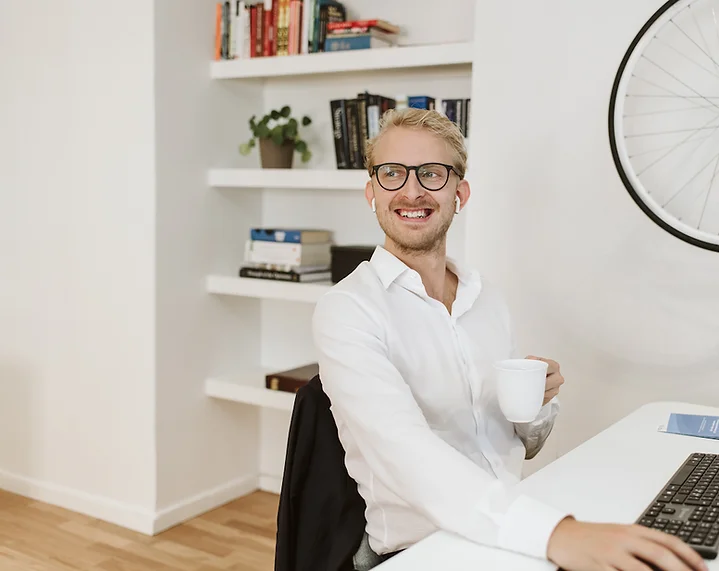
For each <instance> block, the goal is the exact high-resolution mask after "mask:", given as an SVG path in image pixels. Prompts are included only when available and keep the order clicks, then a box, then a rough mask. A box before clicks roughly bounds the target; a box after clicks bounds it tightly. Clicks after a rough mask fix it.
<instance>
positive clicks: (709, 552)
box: [636, 453, 719, 559]
mask: <svg viewBox="0 0 719 571" xmlns="http://www.w3.org/2000/svg"><path fill="white" fill-rule="evenodd" d="M717 518H719V454H698V453H697V454H692V455H691V456H689V457H688V458H687V459H686V460H685V461H684V463H683V464H682V465H681V467H680V468H679V469H678V470H677V471H676V472H675V473H674V475H673V476H672V477H671V479H670V480H669V481H668V482H667V483H666V485H665V486H664V488H663V489H662V491H661V492H660V493H659V494H657V496H656V498H654V500H653V501H652V503H651V504H650V505H649V507H648V508H647V509H646V510H645V511H644V513H643V514H642V516H641V517H640V518H639V519H638V520H637V522H636V523H638V524H639V525H643V526H645V527H651V528H654V529H659V530H661V531H664V532H666V533H670V534H672V535H676V536H677V537H679V538H681V539H682V540H684V541H685V542H686V543H688V544H689V545H691V546H692V547H693V548H694V549H695V550H696V551H697V552H698V553H699V554H700V555H701V556H702V557H703V558H704V559H716V557H717V551H718V549H719V546H718V543H719V523H718V522H717Z"/></svg>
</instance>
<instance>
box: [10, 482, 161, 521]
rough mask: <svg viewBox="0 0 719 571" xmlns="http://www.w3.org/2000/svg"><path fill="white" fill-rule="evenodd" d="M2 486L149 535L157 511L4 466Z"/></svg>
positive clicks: (14, 492) (16, 492) (31, 497)
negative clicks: (30, 476) (27, 475)
mask: <svg viewBox="0 0 719 571" xmlns="http://www.w3.org/2000/svg"><path fill="white" fill-rule="evenodd" d="M0 488H2V489H4V490H7V491H8V492H11V493H13V494H18V495H20V496H24V497H26V498H30V499H33V500H37V501H39V502H44V503H46V504H51V505H53V506H58V507H61V508H64V509H67V510H70V511H74V512H77V513H82V514H85V515H87V516H90V517H93V518H96V519H101V520H103V521H107V522H110V523H114V524H116V525H119V526H121V527H125V528H128V529H132V530H134V531H138V532H140V533H144V534H146V535H150V534H151V533H152V524H153V521H154V515H155V514H154V513H153V512H152V511H150V510H146V509H144V508H142V507H140V506H133V505H127V504H123V503H120V502H118V501H115V500H111V499H108V498H104V497H102V496H96V495H93V494H88V493H86V492H83V491H80V490H75V489H72V488H68V487H65V486H60V485H58V484H53V483H51V482H42V481H40V480H36V479H34V478H28V477H26V476H19V475H17V474H11V473H9V472H5V471H3V470H0Z"/></svg>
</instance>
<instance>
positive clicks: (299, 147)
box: [295, 139, 307, 153]
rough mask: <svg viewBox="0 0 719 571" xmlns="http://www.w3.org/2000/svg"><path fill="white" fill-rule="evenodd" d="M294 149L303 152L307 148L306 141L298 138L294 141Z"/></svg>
mask: <svg viewBox="0 0 719 571" xmlns="http://www.w3.org/2000/svg"><path fill="white" fill-rule="evenodd" d="M295 150H296V151H299V152H300V153H304V152H305V151H306V150H307V143H305V142H304V141H302V140H301V139H298V140H297V141H295Z"/></svg>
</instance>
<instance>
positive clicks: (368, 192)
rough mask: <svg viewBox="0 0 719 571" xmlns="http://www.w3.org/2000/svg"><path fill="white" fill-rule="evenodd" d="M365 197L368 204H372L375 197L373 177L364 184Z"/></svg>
mask: <svg viewBox="0 0 719 571" xmlns="http://www.w3.org/2000/svg"><path fill="white" fill-rule="evenodd" d="M364 197H365V199H366V200H367V204H369V205H370V207H371V206H372V199H373V198H374V188H372V179H370V180H368V181H367V184H365V185H364Z"/></svg>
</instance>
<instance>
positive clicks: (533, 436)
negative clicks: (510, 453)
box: [514, 397, 559, 460]
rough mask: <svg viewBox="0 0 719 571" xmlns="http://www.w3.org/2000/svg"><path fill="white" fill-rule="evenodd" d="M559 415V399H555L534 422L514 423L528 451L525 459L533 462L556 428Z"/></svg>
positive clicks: (515, 430)
mask: <svg viewBox="0 0 719 571" xmlns="http://www.w3.org/2000/svg"><path fill="white" fill-rule="evenodd" d="M557 414H559V398H558V397H554V398H553V399H552V400H550V401H549V402H548V403H547V404H545V405H544V406H543V407H542V409H541V410H540V411H539V414H538V415H537V418H535V419H534V420H533V421H531V422H515V423H514V432H515V433H516V434H517V436H518V437H519V439H520V440H521V441H522V444H524V448H525V450H526V451H527V452H526V455H525V458H527V459H528V460H531V459H532V458H534V457H535V456H536V455H537V454H539V451H540V450H541V449H542V448H543V447H544V443H545V442H546V441H547V438H549V435H550V434H551V432H552V429H553V428H554V421H555V419H556V418H557Z"/></svg>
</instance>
